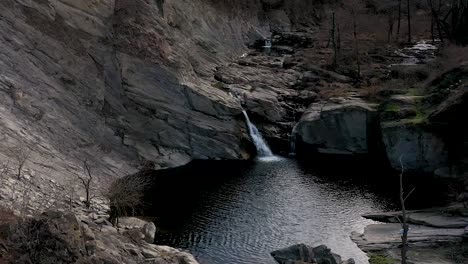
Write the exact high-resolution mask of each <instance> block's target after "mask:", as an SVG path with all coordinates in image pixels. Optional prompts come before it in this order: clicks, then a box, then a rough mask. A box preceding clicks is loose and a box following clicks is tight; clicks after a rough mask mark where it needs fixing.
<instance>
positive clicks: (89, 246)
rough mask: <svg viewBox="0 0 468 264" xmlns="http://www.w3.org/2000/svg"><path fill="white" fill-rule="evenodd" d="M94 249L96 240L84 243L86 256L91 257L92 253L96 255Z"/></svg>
mask: <svg viewBox="0 0 468 264" xmlns="http://www.w3.org/2000/svg"><path fill="white" fill-rule="evenodd" d="M96 247H97V243H96V240H89V241H86V242H85V248H86V251H87V252H88V255H93V254H94V253H96Z"/></svg>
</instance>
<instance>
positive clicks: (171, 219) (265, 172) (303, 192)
mask: <svg viewBox="0 0 468 264" xmlns="http://www.w3.org/2000/svg"><path fill="white" fill-rule="evenodd" d="M210 164H213V163H210ZM234 167H236V166H234ZM191 173H192V174H193V175H189V176H184V177H185V178H186V179H185V180H184V179H175V181H177V184H179V185H186V186H182V187H180V189H177V190H170V191H169V190H167V192H170V193H171V195H173V196H174V199H182V200H184V201H185V202H183V203H179V204H178V205H176V206H175V208H173V209H171V211H170V212H167V211H165V212H164V214H163V215H161V217H160V218H159V220H158V221H157V222H158V223H157V224H158V225H159V226H160V227H161V231H160V232H158V233H157V237H156V243H157V244H164V245H170V246H173V247H177V248H182V249H185V250H188V251H190V252H191V253H192V254H194V255H195V257H196V258H197V259H198V260H199V261H200V263H201V264H225V263H229V264H273V263H275V262H274V260H273V259H272V258H271V257H270V254H269V253H270V252H271V251H273V250H276V249H279V248H282V247H286V246H290V245H293V244H296V243H306V244H309V245H313V246H317V245H320V244H326V245H328V246H329V247H330V248H332V250H333V251H334V252H336V253H338V254H340V255H342V256H343V257H345V258H350V257H353V258H355V260H356V262H357V263H367V258H366V256H365V254H364V253H363V252H361V251H360V250H359V249H358V248H357V246H356V245H355V244H354V243H353V242H352V241H351V239H350V234H351V232H352V231H359V232H362V231H363V229H364V227H365V226H366V225H368V224H370V223H372V222H371V221H369V220H365V219H363V218H362V217H361V215H362V214H364V213H368V212H372V211H379V210H385V209H388V207H389V203H388V202H387V201H386V199H384V198H382V197H380V196H379V195H377V194H375V193H373V192H372V191H370V190H369V189H368V188H366V187H365V186H363V185H362V184H356V183H354V182H351V181H347V180H343V178H340V179H339V180H336V179H330V178H325V179H324V178H323V177H320V176H318V175H314V174H313V173H308V172H306V170H304V169H303V168H302V167H301V166H300V165H299V164H298V163H297V162H296V161H295V160H291V159H286V158H282V159H276V160H267V161H261V160H257V161H256V162H255V163H254V164H251V165H250V166H248V167H247V168H242V169H240V168H237V167H236V168H229V167H226V166H224V165H223V166H221V167H219V168H216V167H212V166H210V167H208V166H203V167H202V168H198V169H194V170H193V171H192V172H191ZM200 173H203V174H205V175H204V176H198V175H199V174H200ZM187 178H190V179H187ZM183 182H185V183H183ZM172 207H174V206H172Z"/></svg>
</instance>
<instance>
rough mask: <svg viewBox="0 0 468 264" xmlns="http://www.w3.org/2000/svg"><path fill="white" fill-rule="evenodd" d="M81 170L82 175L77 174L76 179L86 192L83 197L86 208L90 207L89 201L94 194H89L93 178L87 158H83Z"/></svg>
mask: <svg viewBox="0 0 468 264" xmlns="http://www.w3.org/2000/svg"><path fill="white" fill-rule="evenodd" d="M83 170H84V174H83V175H78V176H77V177H78V179H79V181H80V183H81V185H82V187H83V189H84V191H85V193H86V198H85V201H84V203H85V206H86V208H89V207H91V201H92V199H94V196H91V191H92V189H91V188H92V187H93V184H94V179H93V174H92V172H91V168H90V166H89V164H88V160H86V159H85V160H84V161H83Z"/></svg>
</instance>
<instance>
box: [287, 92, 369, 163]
mask: <svg viewBox="0 0 468 264" xmlns="http://www.w3.org/2000/svg"><path fill="white" fill-rule="evenodd" d="M376 121H378V119H377V112H376V109H375V106H374V105H373V104H370V103H366V102H364V101H362V100H360V99H349V98H348V99H344V98H342V99H337V100H335V102H327V103H314V104H312V105H311V106H310V107H309V108H308V109H307V111H306V112H305V113H304V114H303V116H302V118H301V120H300V121H299V123H298V124H297V125H296V126H295V128H294V130H293V136H294V137H295V139H296V147H297V148H298V149H300V148H301V147H306V148H307V149H312V150H313V151H316V152H318V153H321V154H339V155H355V154H368V153H369V152H370V149H371V148H372V146H371V145H370V144H371V143H372V142H371V141H370V140H369V138H370V137H371V136H373V135H371V133H372V132H373V131H372V128H373V127H374V126H375V123H376ZM377 132H378V130H377Z"/></svg>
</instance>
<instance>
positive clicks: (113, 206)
mask: <svg viewBox="0 0 468 264" xmlns="http://www.w3.org/2000/svg"><path fill="white" fill-rule="evenodd" d="M150 185H151V180H150V178H148V177H147V175H145V174H135V175H128V176H125V177H123V178H121V179H117V180H116V181H114V182H113V183H112V184H111V186H110V187H109V190H108V192H107V194H106V198H107V199H109V201H110V213H109V215H110V221H111V223H112V224H113V225H117V224H118V221H119V217H122V216H129V215H135V214H136V213H138V211H139V210H141V209H142V208H143V207H144V195H145V191H146V190H147V189H148V188H149V187H150Z"/></svg>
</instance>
